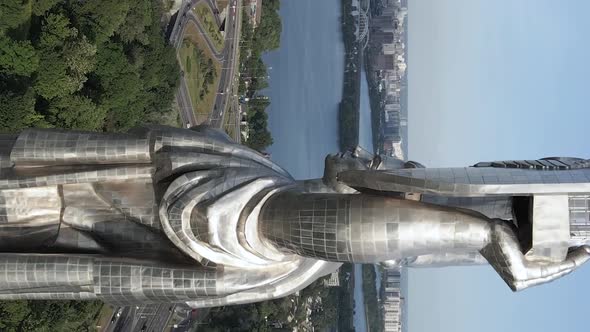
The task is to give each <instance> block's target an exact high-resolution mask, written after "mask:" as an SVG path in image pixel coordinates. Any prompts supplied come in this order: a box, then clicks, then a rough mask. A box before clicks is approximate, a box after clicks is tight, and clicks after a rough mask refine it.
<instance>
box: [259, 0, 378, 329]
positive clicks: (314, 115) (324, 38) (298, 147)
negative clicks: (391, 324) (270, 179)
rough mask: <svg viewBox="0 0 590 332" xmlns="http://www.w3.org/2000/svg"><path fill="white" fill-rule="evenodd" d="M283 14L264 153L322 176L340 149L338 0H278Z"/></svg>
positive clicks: (358, 324) (301, 173) (364, 138)
mask: <svg viewBox="0 0 590 332" xmlns="http://www.w3.org/2000/svg"><path fill="white" fill-rule="evenodd" d="M281 19H282V24H283V30H282V33H281V47H280V48H279V49H278V50H276V51H273V52H270V53H268V54H266V55H265V56H264V61H265V63H266V64H267V66H269V67H271V69H269V75H270V79H269V83H270V87H269V88H268V89H267V90H266V91H264V92H263V93H264V94H265V95H268V96H269V97H270V101H271V104H270V106H269V108H268V109H267V112H268V115H269V128H270V131H271V133H272V137H273V140H274V144H273V145H272V146H271V147H270V148H269V149H268V152H270V154H271V158H272V160H274V161H275V162H277V163H278V164H280V165H282V166H283V167H285V168H286V169H287V170H288V171H289V172H290V173H291V174H292V175H293V176H294V177H295V178H296V179H305V178H311V177H321V176H322V174H323V169H324V158H325V156H326V155H327V154H329V153H335V152H338V150H339V147H338V103H339V102H340V99H341V97H342V81H343V77H344V45H343V43H342V35H341V32H340V0H297V1H295V0H291V1H281ZM364 79H365V78H364V75H363V81H364ZM362 89H364V90H362ZM361 92H362V94H363V95H364V96H361V104H364V105H365V106H364V107H365V108H364V110H365V111H364V112H367V116H364V115H363V113H364V112H361V123H360V125H361V127H362V128H363V129H361V133H360V134H361V138H360V140H361V143H362V144H363V146H364V147H365V148H368V149H371V150H372V145H371V143H370V142H371V138H370V136H368V135H370V128H371V127H370V124H371V122H370V111H369V107H368V99H367V94H368V88H367V86H366V82H365V83H364V88H363V87H361ZM366 128H368V130H369V132H368V133H367V129H366ZM359 267H360V266H355V271H359V272H358V273H355V289H354V299H355V303H357V308H356V309H355V315H354V324H355V329H356V331H364V330H365V329H366V319H365V312H364V310H365V308H364V305H363V303H364V302H363V290H362V273H361V272H360V269H359ZM342 314H345V315H347V314H350V313H342Z"/></svg>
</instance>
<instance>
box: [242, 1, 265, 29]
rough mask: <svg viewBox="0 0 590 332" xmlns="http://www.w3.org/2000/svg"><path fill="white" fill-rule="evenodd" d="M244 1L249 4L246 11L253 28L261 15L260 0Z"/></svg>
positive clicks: (258, 22) (257, 23)
mask: <svg viewBox="0 0 590 332" xmlns="http://www.w3.org/2000/svg"><path fill="white" fill-rule="evenodd" d="M245 3H246V5H248V6H249V7H248V10H246V13H247V14H248V16H249V17H250V23H251V24H252V27H253V28H255V27H257V26H258V25H259V24H260V18H261V17H262V0H246V1H245Z"/></svg>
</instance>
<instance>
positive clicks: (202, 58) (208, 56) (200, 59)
mask: <svg viewBox="0 0 590 332" xmlns="http://www.w3.org/2000/svg"><path fill="white" fill-rule="evenodd" d="M185 36H186V38H185V39H184V40H183V41H182V47H181V48H180V49H179V50H178V58H179V62H180V65H181V67H182V70H183V72H184V79H185V81H186V84H187V87H188V90H189V94H190V98H191V103H192V105H193V112H194V113H195V115H196V116H197V122H198V123H201V122H203V121H205V120H207V118H208V117H209V113H210V112H211V110H212V109H213V104H214V103H215V97H216V93H217V86H218V85H219V78H220V74H221V64H220V63H219V62H218V61H217V60H215V58H214V57H213V54H212V53H211V50H209V48H208V47H207V44H206V42H205V40H204V39H203V37H202V36H201V34H199V33H198V29H197V27H196V26H194V25H192V24H191V25H189V26H187V32H186V33H185ZM209 64H212V68H210V67H209ZM211 70H212V72H213V80H212V81H210V82H209V83H208V84H207V83H206V82H205V81H206V75H207V72H208V71H211Z"/></svg>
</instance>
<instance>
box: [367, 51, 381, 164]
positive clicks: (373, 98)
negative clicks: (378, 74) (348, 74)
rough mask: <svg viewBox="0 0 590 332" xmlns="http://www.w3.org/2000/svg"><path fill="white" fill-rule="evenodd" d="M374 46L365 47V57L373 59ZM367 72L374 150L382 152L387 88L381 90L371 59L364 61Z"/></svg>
mask: <svg viewBox="0 0 590 332" xmlns="http://www.w3.org/2000/svg"><path fill="white" fill-rule="evenodd" d="M375 51H376V50H375V49H374V48H373V47H367V48H366V49H365V54H364V57H365V59H373V58H374V52H375ZM364 65H365V73H367V74H366V78H367V85H368V86H369V105H370V107H371V129H372V130H373V140H372V143H373V151H374V152H375V153H380V152H382V150H383V149H382V147H383V142H384V137H383V122H384V121H385V118H384V116H383V115H384V114H385V109H384V106H385V103H384V102H383V101H384V100H385V90H382V91H379V83H378V80H377V79H375V77H374V76H375V75H374V72H375V70H374V68H373V63H372V62H371V61H368V60H367V61H364Z"/></svg>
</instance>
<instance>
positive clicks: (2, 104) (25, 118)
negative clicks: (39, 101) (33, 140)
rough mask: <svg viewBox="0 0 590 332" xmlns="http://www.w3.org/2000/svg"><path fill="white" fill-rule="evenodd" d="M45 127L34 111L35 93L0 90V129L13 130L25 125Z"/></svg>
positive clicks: (4, 130) (3, 130) (30, 91)
mask: <svg viewBox="0 0 590 332" xmlns="http://www.w3.org/2000/svg"><path fill="white" fill-rule="evenodd" d="M33 126H37V127H46V126H47V123H45V122H44V121H43V120H42V116H40V115H38V114H37V113H36V112H35V93H34V92H33V90H31V89H28V90H26V91H25V92H24V93H23V94H18V93H15V92H11V91H2V92H0V131H2V132H15V131H19V130H21V129H23V128H26V127H33Z"/></svg>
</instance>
